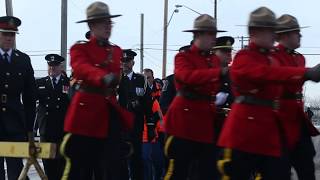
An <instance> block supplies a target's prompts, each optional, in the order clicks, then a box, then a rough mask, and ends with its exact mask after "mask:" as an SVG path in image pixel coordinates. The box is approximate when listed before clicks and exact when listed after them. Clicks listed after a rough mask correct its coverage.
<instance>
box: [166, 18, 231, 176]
mask: <svg viewBox="0 0 320 180" xmlns="http://www.w3.org/2000/svg"><path fill="white" fill-rule="evenodd" d="M185 32H192V33H193V36H194V42H193V45H192V46H191V47H190V48H189V49H187V50H186V51H182V52H179V53H178V54H177V55H176V57H175V69H174V75H175V77H174V78H175V82H176V84H175V85H176V89H177V96H176V97H175V98H174V100H173V102H172V104H171V105H170V107H169V109H168V111H167V113H166V122H165V130H166V132H167V133H168V135H169V137H168V138H167V140H166V145H165V153H166V155H167V156H168V158H169V166H168V170H167V173H166V176H165V179H187V176H188V174H189V173H190V172H189V167H190V165H191V164H192V163H193V162H194V161H197V163H198V168H199V179H202V180H206V179H217V178H218V172H217V170H216V156H217V154H216V152H217V147H216V146H215V142H214V138H215V137H214V121H215V109H216V108H215V104H214V102H215V95H216V93H217V92H218V90H219V86H220V82H221V79H222V78H224V77H225V76H226V74H227V68H221V66H220V64H221V62H220V60H219V58H218V57H217V56H215V55H214V54H212V53H211V48H212V47H213V46H214V45H215V39H216V33H217V32H223V31H220V30H217V27H216V23H215V19H214V18H212V17H211V16H209V15H207V14H203V15H200V16H199V17H197V18H196V19H195V21H194V28H193V29H192V30H186V31H185Z"/></svg>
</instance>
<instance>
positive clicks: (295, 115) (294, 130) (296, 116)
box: [274, 45, 319, 149]
mask: <svg viewBox="0 0 320 180" xmlns="http://www.w3.org/2000/svg"><path fill="white" fill-rule="evenodd" d="M274 56H275V57H276V58H277V59H279V60H280V63H281V65H282V66H288V67H305V58H304V57H303V55H301V54H299V53H298V52H296V51H292V50H291V51H289V50H288V49H286V48H285V47H284V46H282V45H278V46H277V48H276V51H275V53H274ZM283 88H284V91H283V95H282V99H281V101H280V102H281V106H280V108H281V109H280V111H279V112H280V115H281V119H282V120H281V122H282V126H283V128H284V132H285V137H286V143H287V145H288V147H289V148H290V149H291V148H293V147H295V145H296V143H297V142H298V141H299V140H300V137H301V129H302V127H307V128H308V130H309V132H310V134H311V135H318V134H319V132H318V130H317V129H316V128H315V127H314V126H313V125H312V123H311V121H310V120H309V119H308V118H307V117H306V114H305V113H304V107H303V106H304V102H303V101H302V96H301V97H300V98H294V96H295V95H298V94H300V95H302V89H303V84H286V85H285V86H284V87H283ZM290 96H291V97H290Z"/></svg>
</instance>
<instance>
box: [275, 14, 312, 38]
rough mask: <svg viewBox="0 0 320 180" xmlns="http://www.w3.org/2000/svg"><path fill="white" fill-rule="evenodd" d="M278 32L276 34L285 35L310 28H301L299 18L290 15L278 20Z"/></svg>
mask: <svg viewBox="0 0 320 180" xmlns="http://www.w3.org/2000/svg"><path fill="white" fill-rule="evenodd" d="M277 24H278V26H277V30H276V33H278V34H279V33H285V32H291V31H297V30H300V29H303V28H307V27H308V26H303V27H300V25H299V23H298V20H297V18H295V17H294V16H291V15H289V14H284V15H282V16H280V17H279V18H278V19H277Z"/></svg>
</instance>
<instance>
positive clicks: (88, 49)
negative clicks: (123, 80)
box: [61, 1, 132, 180]
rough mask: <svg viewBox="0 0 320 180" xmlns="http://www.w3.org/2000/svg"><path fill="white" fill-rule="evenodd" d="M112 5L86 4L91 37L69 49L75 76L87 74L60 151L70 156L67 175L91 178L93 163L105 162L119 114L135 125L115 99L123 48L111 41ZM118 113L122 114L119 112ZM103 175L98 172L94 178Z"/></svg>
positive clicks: (82, 77) (123, 120)
mask: <svg viewBox="0 0 320 180" xmlns="http://www.w3.org/2000/svg"><path fill="white" fill-rule="evenodd" d="M118 16H120V15H111V14H110V12H109V7H108V5H107V4H105V3H103V2H99V1H98V2H94V3H92V4H91V5H89V6H88V8H87V19H86V20H82V21H79V22H78V23H82V22H87V23H88V26H89V29H90V31H91V36H90V40H89V42H87V43H77V44H75V45H73V46H72V47H71V49H70V56H71V67H72V69H73V72H74V78H76V79H77V80H82V83H81V86H80V88H79V90H78V91H77V92H76V93H75V95H74V97H73V98H72V101H71V104H70V106H69V109H68V112H67V115H66V118H65V126H64V130H65V131H66V132H68V134H66V135H65V137H64V140H63V143H62V145H61V151H62V153H63V155H64V156H65V159H66V166H65V171H64V174H63V177H62V179H74V180H82V179H83V180H88V179H91V178H92V177H91V176H89V177H88V175H87V174H86V173H87V172H88V169H92V167H93V166H94V165H96V164H102V165H103V164H106V163H105V162H101V161H104V160H105V158H104V152H105V149H107V148H108V147H105V144H106V139H107V138H108V137H109V135H110V133H109V132H110V122H111V121H117V120H119V121H120V123H121V125H122V127H123V128H130V127H131V124H132V117H131V119H130V113H126V111H124V110H123V109H121V108H120V106H118V104H117V103H116V94H115V88H116V86H117V84H118V83H119V75H120V59H121V58H122V50H121V49H120V47H118V46H116V45H112V44H110V42H109V37H110V34H111V29H112V21H111V18H115V17H118ZM115 115H116V116H117V118H118V119H113V118H115V117H114V116H115ZM102 176H103V175H100V174H95V178H102Z"/></svg>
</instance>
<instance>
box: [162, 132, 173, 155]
mask: <svg viewBox="0 0 320 180" xmlns="http://www.w3.org/2000/svg"><path fill="white" fill-rule="evenodd" d="M172 140H173V136H169V137H168V139H167V141H166V144H165V145H164V155H165V156H166V157H168V152H169V146H170V144H171V142H172Z"/></svg>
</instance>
